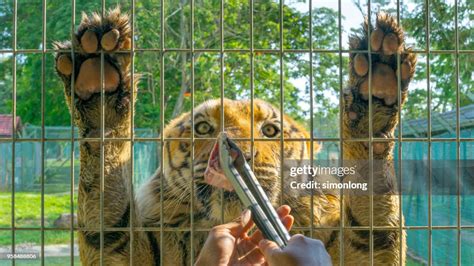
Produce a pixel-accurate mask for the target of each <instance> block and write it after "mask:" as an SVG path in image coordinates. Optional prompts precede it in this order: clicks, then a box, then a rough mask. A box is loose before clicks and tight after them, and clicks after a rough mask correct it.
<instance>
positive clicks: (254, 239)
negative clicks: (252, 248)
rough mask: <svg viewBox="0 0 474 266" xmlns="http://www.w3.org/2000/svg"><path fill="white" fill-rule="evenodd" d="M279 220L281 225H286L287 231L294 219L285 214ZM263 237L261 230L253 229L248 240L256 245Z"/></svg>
mask: <svg viewBox="0 0 474 266" xmlns="http://www.w3.org/2000/svg"><path fill="white" fill-rule="evenodd" d="M280 220H281V222H282V223H283V225H284V226H285V227H286V229H287V230H288V231H290V230H291V227H292V226H293V222H294V221H295V218H294V217H293V216H292V215H287V216H285V217H283V218H280ZM262 239H263V235H262V232H260V230H257V231H255V233H253V234H252V236H250V241H252V243H254V244H255V245H258V243H259V242H260V241H261V240H262Z"/></svg>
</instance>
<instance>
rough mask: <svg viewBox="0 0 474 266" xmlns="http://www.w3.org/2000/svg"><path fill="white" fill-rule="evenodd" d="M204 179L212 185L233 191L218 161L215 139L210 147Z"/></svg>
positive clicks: (217, 147)
mask: <svg viewBox="0 0 474 266" xmlns="http://www.w3.org/2000/svg"><path fill="white" fill-rule="evenodd" d="M204 181H205V182H206V183H207V184H209V185H211V186H214V187H217V188H223V189H225V190H228V191H233V190H234V188H233V187H232V184H231V183H230V181H229V180H228V179H227V177H226V176H225V175H224V172H223V171H222V168H221V166H220V163H219V143H218V142H217V141H216V143H215V144H214V147H213V148H212V151H211V155H210V156H209V161H208V162H207V168H206V171H205V172H204Z"/></svg>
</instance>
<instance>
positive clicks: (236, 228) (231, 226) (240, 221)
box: [214, 210, 252, 237]
mask: <svg viewBox="0 0 474 266" xmlns="http://www.w3.org/2000/svg"><path fill="white" fill-rule="evenodd" d="M250 220H251V213H250V210H245V211H243V212H242V214H241V215H240V216H239V217H238V218H236V219H235V220H234V221H232V222H229V223H226V224H222V225H218V226H216V227H214V230H215V231H222V230H226V231H229V232H230V234H231V235H233V236H235V237H237V236H240V235H241V234H242V233H245V232H246V231H248V230H249V229H250V227H251V226H252V224H251V222H250ZM249 226H250V227H249Z"/></svg>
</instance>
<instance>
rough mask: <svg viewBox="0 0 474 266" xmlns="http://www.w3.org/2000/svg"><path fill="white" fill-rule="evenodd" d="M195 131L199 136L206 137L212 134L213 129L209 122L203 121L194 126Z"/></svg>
mask: <svg viewBox="0 0 474 266" xmlns="http://www.w3.org/2000/svg"><path fill="white" fill-rule="evenodd" d="M194 131H196V133H198V134H199V135H206V134H209V133H211V132H212V131H213V128H212V126H211V125H210V124H209V123H208V122H206V121H202V122H199V123H197V124H196V125H194Z"/></svg>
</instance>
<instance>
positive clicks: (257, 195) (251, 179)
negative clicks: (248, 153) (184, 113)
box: [217, 132, 290, 248]
mask: <svg viewBox="0 0 474 266" xmlns="http://www.w3.org/2000/svg"><path fill="white" fill-rule="evenodd" d="M217 141H218V145H219V163H220V167H221V168H222V170H223V172H224V175H225V176H226V177H227V179H228V180H229V181H230V182H231V184H232V186H233V187H234V189H235V192H236V193H237V195H238V196H239V198H240V201H242V203H243V204H244V206H245V207H247V208H248V209H250V211H251V212H252V219H253V221H254V223H255V225H256V226H257V228H258V229H259V230H260V231H261V232H262V234H263V237H264V238H266V239H268V240H271V241H274V242H275V243H277V245H278V246H280V247H281V248H283V247H285V246H286V245H287V244H288V240H289V239H290V234H289V233H288V230H286V228H285V226H284V225H283V223H282V222H281V221H280V219H279V218H278V214H277V212H276V211H275V209H274V208H273V206H272V205H271V203H270V201H269V200H268V197H267V195H266V194H265V192H264V191H263V188H262V187H261V186H260V183H259V182H258V180H257V178H256V177H255V174H254V173H253V171H252V170H251V169H250V166H249V165H248V163H247V161H246V160H245V157H244V154H243V153H242V151H241V150H240V149H239V147H238V146H237V145H236V144H235V143H234V142H233V141H232V140H230V139H229V138H228V137H227V135H226V133H224V132H222V133H220V135H219V137H218V140H217ZM231 151H232V154H231ZM236 155H237V157H236Z"/></svg>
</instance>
